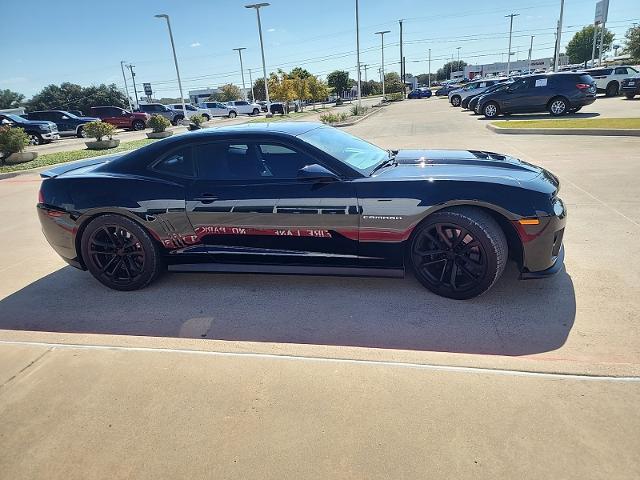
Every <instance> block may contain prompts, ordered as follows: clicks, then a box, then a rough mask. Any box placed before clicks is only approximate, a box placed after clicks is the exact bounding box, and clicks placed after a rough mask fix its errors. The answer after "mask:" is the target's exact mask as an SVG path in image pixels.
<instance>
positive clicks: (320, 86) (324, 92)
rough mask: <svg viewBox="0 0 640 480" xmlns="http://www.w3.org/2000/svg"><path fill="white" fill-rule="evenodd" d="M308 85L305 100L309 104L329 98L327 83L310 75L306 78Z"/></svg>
mask: <svg viewBox="0 0 640 480" xmlns="http://www.w3.org/2000/svg"><path fill="white" fill-rule="evenodd" d="M307 85H308V93H309V95H308V97H307V98H306V99H307V100H309V101H311V102H314V103H315V102H323V101H325V100H326V99H327V97H328V96H329V87H328V86H327V83H326V82H324V81H322V80H320V79H319V78H318V77H314V76H313V75H311V76H310V77H309V78H307Z"/></svg>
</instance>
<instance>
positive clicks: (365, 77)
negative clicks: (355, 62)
mask: <svg viewBox="0 0 640 480" xmlns="http://www.w3.org/2000/svg"><path fill="white" fill-rule="evenodd" d="M362 68H364V81H365V83H366V81H367V68H369V65H368V64H367V63H364V64H363V65H362Z"/></svg>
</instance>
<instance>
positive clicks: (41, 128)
mask: <svg viewBox="0 0 640 480" xmlns="http://www.w3.org/2000/svg"><path fill="white" fill-rule="evenodd" d="M40 130H45V131H48V130H51V127H50V126H49V125H40Z"/></svg>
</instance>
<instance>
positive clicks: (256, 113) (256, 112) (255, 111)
mask: <svg viewBox="0 0 640 480" xmlns="http://www.w3.org/2000/svg"><path fill="white" fill-rule="evenodd" d="M259 114H260V110H258V109H257V108H254V109H253V112H251V115H259Z"/></svg>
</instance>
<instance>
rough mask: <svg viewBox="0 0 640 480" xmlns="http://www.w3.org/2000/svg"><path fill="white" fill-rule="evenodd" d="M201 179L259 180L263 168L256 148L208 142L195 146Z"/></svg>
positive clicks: (245, 145)
mask: <svg viewBox="0 0 640 480" xmlns="http://www.w3.org/2000/svg"><path fill="white" fill-rule="evenodd" d="M194 154H195V159H196V165H197V168H198V178H199V179H201V180H221V181H225V180H227V181H228V180H257V179H260V178H262V173H263V170H264V169H263V168H262V166H261V164H260V162H259V161H258V156H257V155H256V154H255V149H254V148H253V147H251V146H250V145H247V144H238V143H234V144H229V143H227V142H218V143H207V144H203V145H196V146H195V147H194Z"/></svg>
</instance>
